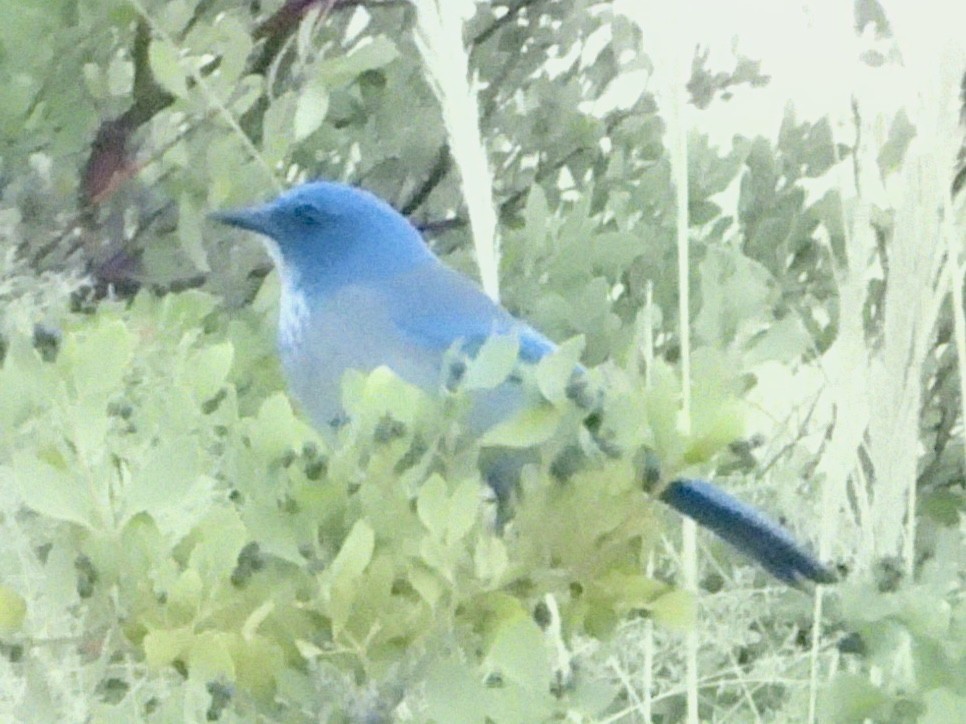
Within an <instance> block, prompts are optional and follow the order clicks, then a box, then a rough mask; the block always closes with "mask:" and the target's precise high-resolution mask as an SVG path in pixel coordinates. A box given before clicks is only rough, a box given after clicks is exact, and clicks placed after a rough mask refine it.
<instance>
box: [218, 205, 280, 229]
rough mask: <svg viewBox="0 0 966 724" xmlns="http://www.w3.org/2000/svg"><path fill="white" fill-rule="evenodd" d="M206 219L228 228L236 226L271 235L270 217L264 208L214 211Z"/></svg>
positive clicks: (254, 207) (253, 207)
mask: <svg viewBox="0 0 966 724" xmlns="http://www.w3.org/2000/svg"><path fill="white" fill-rule="evenodd" d="M208 218H210V219H213V220H215V221H218V222H220V223H222V224H228V225H229V226H237V227H238V228H240V229H247V230H248V231H254V232H257V233H259V234H264V235H265V236H271V235H272V223H271V215H270V214H269V212H268V210H267V209H266V208H265V207H264V206H252V207H250V208H247V209H227V210H225V211H215V212H212V213H211V214H209V215H208Z"/></svg>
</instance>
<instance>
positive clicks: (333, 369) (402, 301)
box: [212, 181, 834, 585]
mask: <svg viewBox="0 0 966 724" xmlns="http://www.w3.org/2000/svg"><path fill="white" fill-rule="evenodd" d="M212 216H213V218H214V219H216V220H217V221H220V222H222V223H225V224H229V225H231V226H235V227H240V228H242V229H247V230H249V231H253V232H256V233H258V234H261V235H262V236H263V237H266V247H267V249H268V251H269V254H270V255H271V257H272V260H273V261H274V263H275V266H276V267H277V269H278V271H279V276H280V278H281V286H282V291H281V300H280V312H279V327H278V343H279V353H280V356H281V361H282V367H283V370H284V372H285V376H286V378H287V381H288V385H289V389H290V392H291V393H292V395H293V397H294V398H295V399H296V400H297V401H298V402H299V404H300V405H301V406H302V408H303V409H304V410H305V412H306V413H307V414H308V415H309V416H310V417H311V419H312V421H313V423H314V424H315V425H316V426H317V427H319V428H325V427H327V426H329V425H330V424H332V423H333V422H334V421H336V420H338V419H339V418H340V416H341V414H342V408H341V396H340V384H341V379H342V376H343V373H344V372H345V371H346V370H349V369H356V370H360V371H363V372H370V371H372V370H374V369H376V368H377V367H379V366H382V365H385V366H387V367H389V368H390V369H392V370H393V371H394V372H395V373H396V374H397V375H399V377H401V378H403V379H404V380H407V381H408V382H410V383H412V384H414V385H417V386H419V387H421V388H422V389H424V390H426V391H428V392H431V393H433V392H437V391H438V390H439V389H440V382H441V376H442V375H443V374H444V369H443V368H444V358H446V355H447V352H448V351H449V350H451V349H452V348H454V346H462V348H463V349H464V350H473V349H476V348H478V346H479V345H480V344H481V343H482V342H483V341H484V340H486V339H487V338H489V337H490V336H492V335H512V336H515V337H516V338H517V339H518V340H519V350H520V351H519V357H520V360H521V361H522V362H523V363H534V362H536V361H538V360H540V359H541V358H542V357H544V356H545V355H547V354H549V353H551V352H553V351H554V349H556V346H555V345H554V343H553V342H551V341H550V340H549V339H547V338H546V337H544V336H543V335H542V334H540V332H538V331H536V330H535V329H534V328H533V327H531V326H529V325H528V324H526V323H525V322H522V321H520V320H519V319H516V318H515V317H513V316H512V315H511V314H510V313H509V312H508V311H507V310H505V309H504V308H503V307H501V306H500V305H499V304H497V303H496V302H494V301H493V300H491V299H490V298H489V297H488V296H486V295H485V294H484V293H483V292H482V291H481V290H480V289H479V288H478V287H477V286H476V285H475V284H474V283H473V282H472V281H470V280H469V279H468V278H466V277H464V276H463V275H461V274H460V273H458V272H456V271H454V270H453V269H450V268H449V267H447V266H446V265H444V264H443V263H442V261H440V259H439V258H438V257H437V256H436V255H434V254H433V253H432V251H430V249H429V248H428V247H427V246H426V244H425V242H424V241H423V239H422V237H421V235H420V234H419V232H418V231H417V230H416V229H415V228H414V227H413V226H412V224H410V223H409V221H408V220H407V219H406V218H405V217H403V216H402V215H401V214H399V213H398V212H397V211H396V210H395V209H393V208H392V207H391V206H390V205H389V204H387V203H385V202H384V201H382V200H381V199H379V198H377V197H376V196H374V195H372V194H370V193H368V192H366V191H363V190H361V189H358V188H355V187H352V186H347V185H344V184H339V183H332V182H326V181H317V182H313V183H306V184H303V185H301V186H298V187H296V188H294V189H292V190H290V191H288V192H286V193H283V194H282V195H281V196H279V197H278V198H276V199H275V200H274V201H271V202H269V203H266V204H263V205H260V206H254V207H251V208H245V209H239V210H231V211H222V212H217V213H215V214H213V215H212ZM578 374H579V370H578ZM520 392H521V390H520V387H519V385H513V384H511V383H509V382H507V383H504V384H503V385H501V386H499V387H497V388H496V389H495V390H491V391H486V392H483V393H477V394H476V397H475V398H474V400H473V404H472V409H471V411H470V414H469V419H468V424H469V426H470V428H471V430H472V431H473V432H475V433H479V432H483V431H485V430H486V429H488V428H489V427H491V426H492V425H494V424H495V423H497V422H499V421H501V420H503V419H506V418H507V417H508V416H509V415H511V414H512V413H513V412H514V411H516V410H519V409H521V407H522V406H523V405H525V404H527V403H526V402H525V401H524V400H522V399H521V395H520ZM518 469H519V464H517V463H514V462H509V463H507V461H506V459H504V460H503V461H502V462H500V461H499V460H498V461H497V462H496V463H495V466H494V470H497V471H498V472H496V473H494V472H493V471H492V470H491V471H490V475H489V477H488V481H490V482H491V484H493V485H494V487H495V489H496V492H497V495H498V496H500V495H501V494H505V491H506V482H505V480H504V481H499V482H498V481H497V480H496V478H497V477H501V476H502V477H503V478H506V477H507V476H512V475H514V474H515V472H518ZM501 486H503V488H504V489H503V490H502V491H501V490H500V487H501ZM660 499H661V500H663V501H664V502H665V503H667V504H668V505H670V506H671V507H672V508H674V509H676V510H678V511H679V512H681V513H683V514H684V515H687V516H690V517H691V518H693V519H694V520H696V521H697V522H698V523H699V524H701V525H702V526H705V527H706V528H709V529H710V530H712V531H713V532H714V533H716V534H717V535H718V536H720V537H721V538H722V539H724V540H725V541H727V542H728V543H730V544H731V545H733V546H734V547H735V548H737V549H738V550H740V551H742V552H744V553H745V554H746V555H748V556H750V557H751V558H754V559H755V560H756V561H758V562H759V563H760V564H761V565H762V566H763V567H764V568H765V569H766V570H768V571H769V572H771V573H772V574H773V575H774V576H776V577H777V578H779V579H781V580H782V581H785V582H787V583H789V584H791V585H797V584H799V583H801V582H802V581H803V580H806V579H807V580H811V581H815V582H821V583H829V582H832V581H833V580H834V576H833V574H832V573H831V571H830V570H829V569H827V568H826V567H825V566H823V565H822V564H821V563H820V562H818V561H817V560H816V559H815V558H814V557H813V556H812V555H811V554H809V553H808V552H807V551H806V550H805V549H804V548H802V547H801V546H799V545H798V544H797V543H796V542H795V540H794V539H793V538H792V537H791V536H790V535H789V534H788V533H787V532H786V531H785V530H784V529H783V528H782V527H780V526H779V525H778V524H776V523H774V522H772V521H770V520H768V519H767V518H765V517H764V516H763V515H762V514H761V513H760V512H759V511H757V510H755V509H754V508H751V507H750V506H748V505H745V504H744V503H742V502H740V501H738V500H736V499H735V498H733V497H731V496H729V495H728V494H726V493H725V492H724V491H722V490H721V489H719V488H716V487H715V486H713V485H711V484H709V483H706V482H703V481H699V480H675V481H673V482H671V483H670V484H669V485H668V486H667V487H665V488H664V490H663V491H662V492H661V493H660Z"/></svg>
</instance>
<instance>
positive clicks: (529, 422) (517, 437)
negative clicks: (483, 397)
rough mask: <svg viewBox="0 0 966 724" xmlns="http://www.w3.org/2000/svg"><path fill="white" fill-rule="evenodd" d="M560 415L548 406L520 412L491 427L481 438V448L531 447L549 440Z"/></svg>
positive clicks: (534, 407) (537, 406)
mask: <svg viewBox="0 0 966 724" xmlns="http://www.w3.org/2000/svg"><path fill="white" fill-rule="evenodd" d="M559 423H560V413H559V412H558V411H557V410H556V409H554V408H553V407H551V406H550V405H535V406H533V407H528V408H526V409H524V410H521V411H520V412H518V413H517V414H516V415H514V416H513V417H511V418H510V419H509V420H507V421H505V422H501V423H499V424H498V425H496V426H494V427H491V428H490V429H489V430H487V431H486V432H485V433H484V434H483V436H482V438H480V445H482V446H483V447H511V448H524V447H533V446H534V445H539V444H541V443H544V442H546V441H547V440H549V439H550V438H551V437H552V436H553V434H554V433H555V432H556V431H557V426H558V425H559Z"/></svg>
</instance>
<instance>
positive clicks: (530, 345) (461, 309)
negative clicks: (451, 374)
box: [384, 263, 556, 362]
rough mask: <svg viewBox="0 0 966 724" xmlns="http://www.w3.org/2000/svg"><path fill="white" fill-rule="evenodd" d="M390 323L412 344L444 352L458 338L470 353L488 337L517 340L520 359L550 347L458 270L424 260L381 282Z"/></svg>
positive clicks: (534, 358)
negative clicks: (388, 310) (388, 309)
mask: <svg viewBox="0 0 966 724" xmlns="http://www.w3.org/2000/svg"><path fill="white" fill-rule="evenodd" d="M384 292H385V293H386V294H387V298H388V300H389V304H390V305H391V311H390V314H391V316H392V320H393V323H394V324H395V325H396V327H397V328H398V329H399V330H400V331H401V332H402V333H403V334H405V335H407V336H408V337H409V338H410V339H411V341H413V342H414V343H415V344H417V345H419V346H421V347H425V348H430V349H435V350H438V351H439V352H440V353H443V352H445V351H446V350H448V349H449V348H450V347H451V346H452V345H453V344H454V343H456V342H461V343H462V344H463V345H464V348H465V349H467V350H468V351H470V352H472V351H474V348H475V349H478V348H479V346H480V345H481V344H482V343H483V342H484V341H485V340H486V339H487V338H489V337H491V336H493V335H514V336H516V337H517V338H518V339H519V340H520V359H522V360H523V361H525V362H536V361H537V360H539V359H540V358H542V357H543V356H544V355H547V354H549V353H550V352H552V351H553V350H554V349H556V345H554V343H553V342H551V341H550V340H549V339H547V338H546V337H544V336H543V335H542V334H540V333H539V332H537V331H536V330H535V329H533V327H531V326H530V325H528V324H526V323H524V322H521V321H520V320H519V319H517V318H515V317H514V316H513V315H511V314H510V313H509V312H508V311H507V310H506V309H504V308H503V307H501V306H500V305H499V304H497V303H496V302H494V301H493V300H492V299H490V298H489V297H488V296H486V294H484V293H483V292H482V291H481V290H480V288H479V287H477V286H476V285H475V284H474V283H473V282H471V281H470V280H469V279H467V278H466V277H464V276H463V275H462V274H460V273H459V272H456V271H454V270H452V269H450V268H449V267H447V266H444V265H443V264H440V263H432V264H426V265H424V266H422V267H420V268H418V269H416V270H413V271H409V272H406V273H403V274H399V275H397V276H395V277H393V278H392V279H387V280H386V282H385V287H384Z"/></svg>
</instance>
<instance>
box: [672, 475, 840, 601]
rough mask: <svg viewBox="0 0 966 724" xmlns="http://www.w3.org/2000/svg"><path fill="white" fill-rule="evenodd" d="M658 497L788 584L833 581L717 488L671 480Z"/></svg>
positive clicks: (783, 534) (790, 541)
mask: <svg viewBox="0 0 966 724" xmlns="http://www.w3.org/2000/svg"><path fill="white" fill-rule="evenodd" d="M660 497H661V500H663V501H664V502H665V503H667V504H668V505H670V506H671V507H672V508H674V509H675V510H676V511H678V512H679V513H682V514H683V515H686V516H688V517H689V518H693V519H694V520H695V521H697V522H698V524H700V525H702V526H704V527H705V528H708V529H709V530H711V531H713V532H714V533H715V534H716V535H718V536H719V537H720V538H722V539H723V540H725V541H727V542H728V543H730V544H731V545H733V546H734V547H735V548H737V549H738V550H739V551H741V552H742V553H744V554H745V555H747V556H750V557H751V558H754V559H755V560H756V561H758V563H760V564H761V565H762V566H763V567H764V568H765V569H766V570H768V571H769V572H770V573H771V574H772V575H774V576H775V577H776V578H779V579H781V580H782V581H785V582H786V583H788V584H790V585H793V586H797V585H798V584H800V583H801V582H802V581H803V580H806V579H807V580H810V581H814V582H816V583H834V582H835V580H836V576H835V574H834V573H833V572H832V571H831V570H830V569H829V568H827V567H826V566H824V565H823V564H822V563H820V562H819V561H818V560H817V559H816V558H815V557H814V556H813V555H812V554H811V553H809V552H808V551H807V550H805V549H804V548H803V547H802V546H800V545H799V544H798V543H796V542H795V539H794V538H792V536H791V535H790V534H789V533H788V531H786V530H785V529H784V528H782V527H781V526H780V525H779V524H778V523H776V522H774V521H771V520H769V519H768V518H766V517H765V516H764V515H762V513H761V512H760V511H759V510H757V509H755V508H753V507H751V506H750V505H746V504H745V503H742V502H741V501H740V500H738V499H736V498H733V497H731V496H730V495H728V494H727V493H726V492H724V491H723V490H721V488H718V487H715V486H714V485H711V484H710V483H706V482H704V481H703V480H675V481H674V482H672V483H670V484H669V485H668V486H667V487H666V488H665V489H664V491H663V492H662V493H661V496H660Z"/></svg>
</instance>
